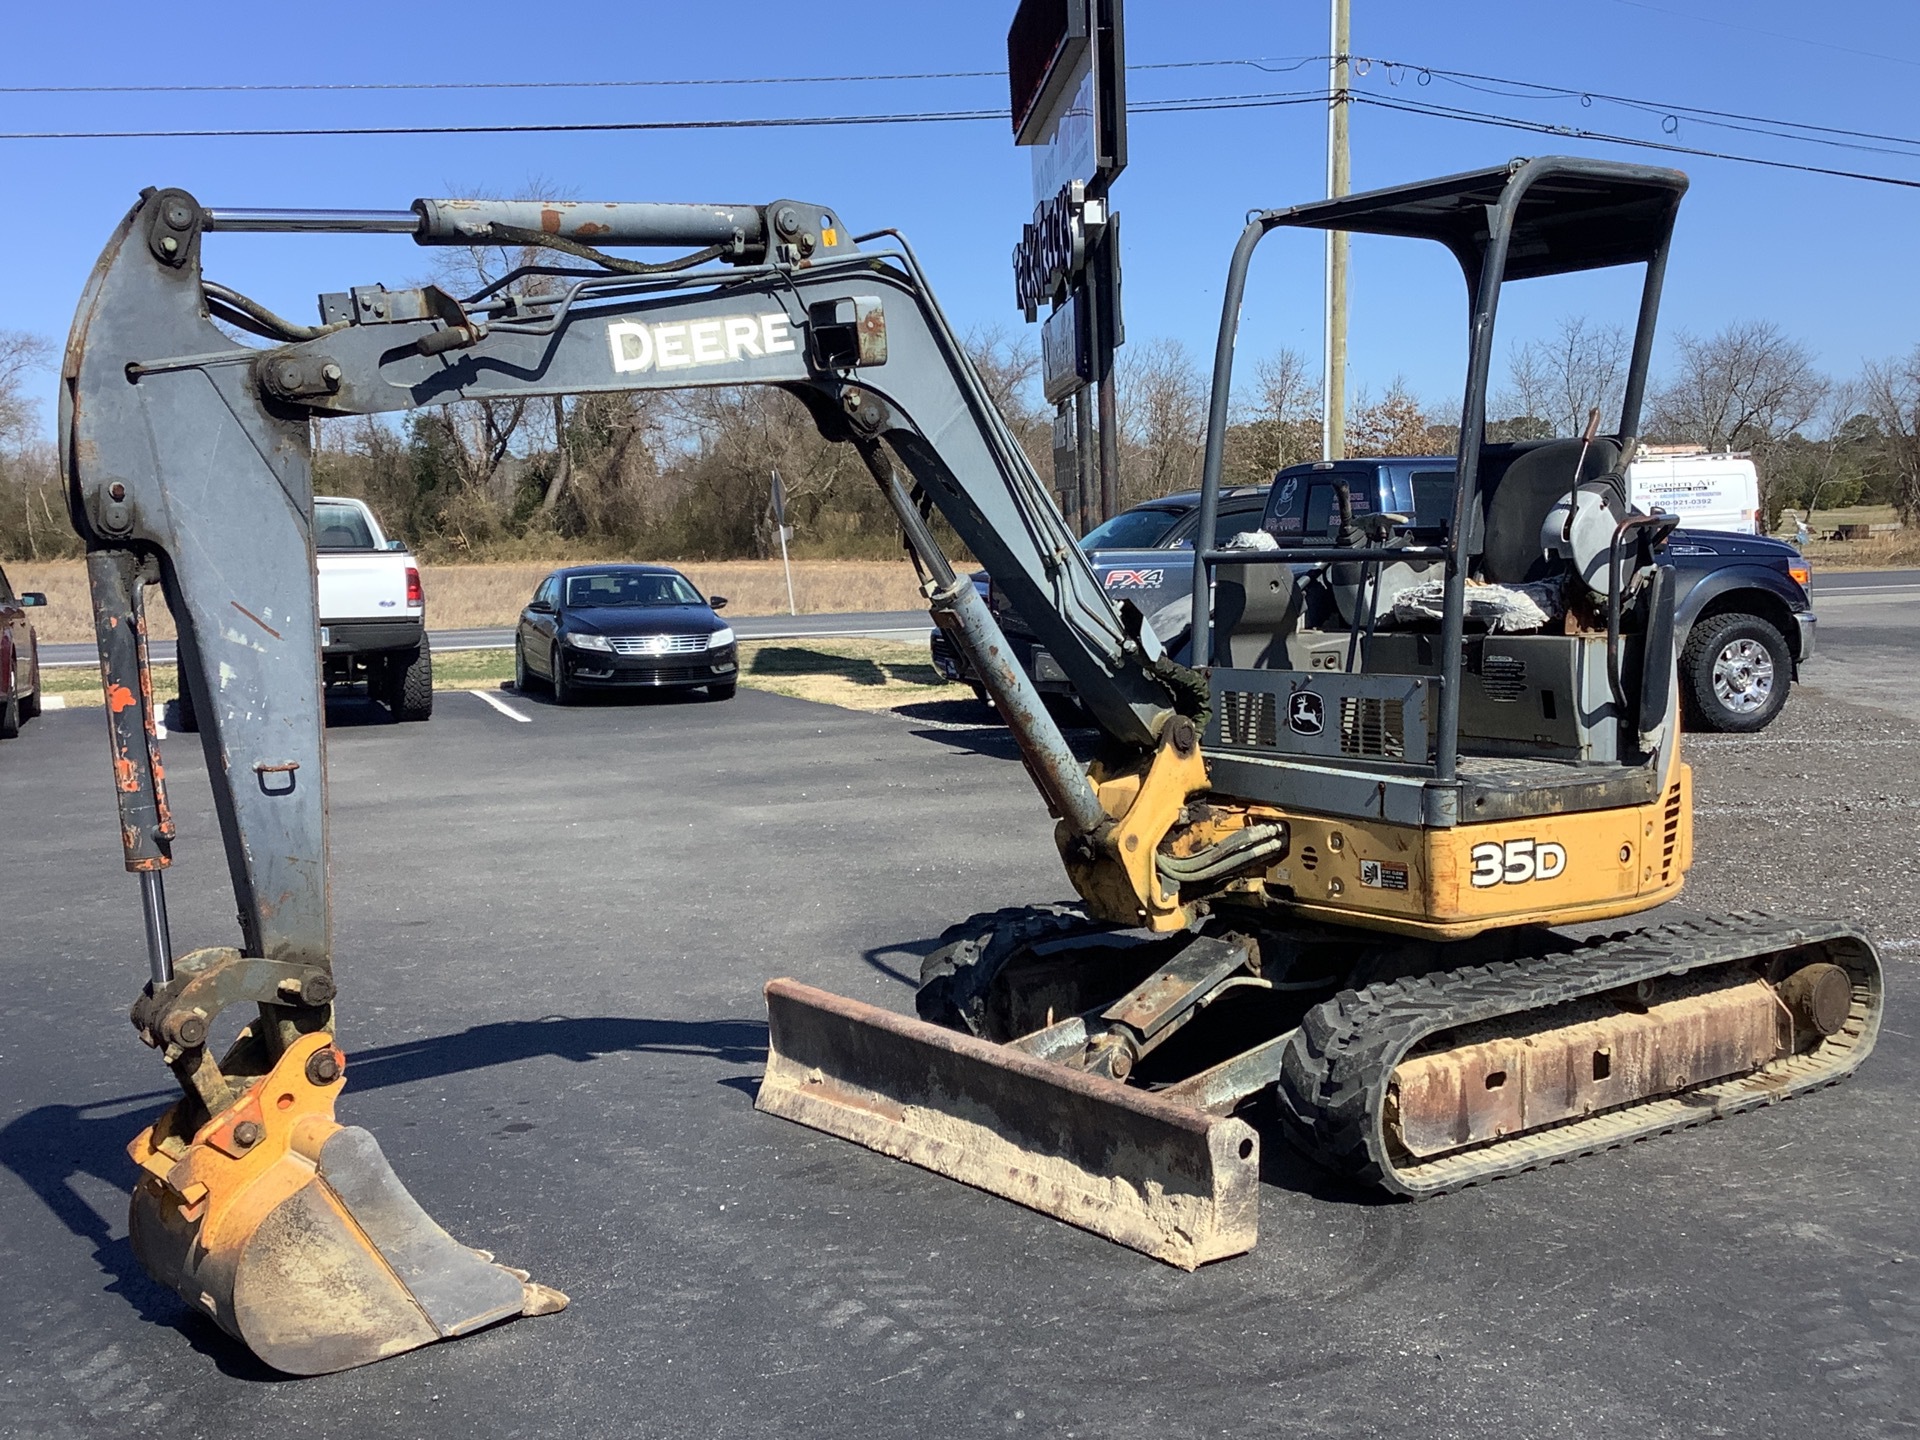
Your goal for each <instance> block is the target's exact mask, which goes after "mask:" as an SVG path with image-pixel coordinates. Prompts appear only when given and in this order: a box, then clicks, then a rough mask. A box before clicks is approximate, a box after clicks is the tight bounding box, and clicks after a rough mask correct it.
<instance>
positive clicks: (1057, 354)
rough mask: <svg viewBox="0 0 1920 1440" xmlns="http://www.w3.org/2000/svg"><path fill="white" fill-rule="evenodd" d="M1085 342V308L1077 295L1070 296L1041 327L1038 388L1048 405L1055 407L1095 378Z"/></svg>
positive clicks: (1090, 353)
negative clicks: (1044, 395) (1043, 394)
mask: <svg viewBox="0 0 1920 1440" xmlns="http://www.w3.org/2000/svg"><path fill="white" fill-rule="evenodd" d="M1087 341H1088V335H1087V307H1086V306H1085V305H1084V304H1082V303H1081V297H1080V295H1079V293H1078V292H1074V293H1070V294H1069V295H1068V296H1067V298H1066V301H1065V302H1064V303H1063V304H1062V305H1061V306H1060V308H1059V309H1057V310H1055V311H1054V312H1053V313H1052V314H1051V315H1049V316H1047V323H1046V324H1044V325H1042V326H1041V327H1040V388H1041V390H1042V391H1043V392H1044V393H1045V394H1046V397H1047V403H1048V404H1049V405H1058V404H1059V403H1060V402H1061V401H1062V400H1065V399H1066V398H1067V397H1068V396H1070V395H1072V394H1073V392H1074V391H1076V390H1078V389H1079V388H1080V387H1081V386H1082V385H1085V384H1086V383H1087V382H1088V381H1090V380H1092V379H1093V378H1094V377H1093V354H1092V350H1091V348H1090V347H1089V345H1088V343H1087Z"/></svg>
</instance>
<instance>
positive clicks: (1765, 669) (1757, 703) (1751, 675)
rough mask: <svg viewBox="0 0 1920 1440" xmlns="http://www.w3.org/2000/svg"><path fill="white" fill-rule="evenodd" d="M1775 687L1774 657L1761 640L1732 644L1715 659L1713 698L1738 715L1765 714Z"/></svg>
mask: <svg viewBox="0 0 1920 1440" xmlns="http://www.w3.org/2000/svg"><path fill="white" fill-rule="evenodd" d="M1773 684H1774V671H1773V654H1772V652H1771V651H1769V650H1768V649H1767V647H1766V646H1764V645H1762V644H1761V643H1760V642H1759V641H1758V640H1734V641H1731V642H1729V643H1728V644H1727V645H1725V646H1723V647H1722V648H1721V651H1720V653H1719V654H1718V655H1716V656H1714V659H1713V694H1714V698H1715V699H1716V700H1718V701H1719V702H1720V703H1721V705H1722V706H1724V707H1725V708H1726V709H1728V710H1730V711H1732V712H1733V713H1734V714H1736V715H1752V714H1754V713H1756V712H1758V711H1760V710H1764V709H1765V708H1766V706H1767V702H1768V701H1769V700H1771V699H1772V698H1773Z"/></svg>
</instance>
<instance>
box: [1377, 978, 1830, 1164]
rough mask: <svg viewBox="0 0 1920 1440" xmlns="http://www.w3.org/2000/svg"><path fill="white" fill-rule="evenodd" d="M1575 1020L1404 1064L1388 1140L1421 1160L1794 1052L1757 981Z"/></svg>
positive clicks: (1585, 1010) (1590, 1011)
mask: <svg viewBox="0 0 1920 1440" xmlns="http://www.w3.org/2000/svg"><path fill="white" fill-rule="evenodd" d="M1608 1011H1611V1013H1606V1012H1608ZM1578 1013H1579V1014H1580V1015H1581V1016H1582V1018H1580V1019H1578V1020H1575V1021H1574V1022H1573V1023H1568V1024H1561V1025H1558V1026H1555V1027H1552V1028H1542V1029H1537V1030H1534V1031H1531V1032H1529V1033H1518V1034H1508V1035H1496V1036H1494V1037H1492V1038H1489V1039H1485V1040H1478V1041H1474V1042H1472V1043H1466V1044H1458V1045H1455V1046H1453V1047H1452V1048H1450V1049H1446V1050H1438V1051H1433V1052H1431V1053H1428V1054H1424V1055H1416V1056H1413V1057H1411V1058H1409V1059H1407V1060H1403V1061H1402V1062H1401V1063H1400V1064H1399V1065H1398V1066H1397V1067H1396V1068H1395V1069H1394V1072H1393V1079H1392V1082H1391V1085H1390V1088H1389V1092H1388V1101H1387V1114H1386V1123H1387V1131H1388V1135H1389V1138H1390V1139H1391V1140H1393V1141H1394V1142H1396V1143H1397V1144H1398V1145H1399V1146H1400V1147H1401V1148H1402V1149H1404V1150H1405V1151H1406V1152H1407V1153H1408V1154H1410V1155H1413V1156H1415V1157H1417V1158H1420V1159H1426V1158H1429V1157H1432V1156H1435V1155H1441V1154H1445V1153H1446V1152H1448V1151H1452V1150H1458V1149H1461V1148H1463V1147H1466V1146H1469V1145H1477V1144H1481V1143H1483V1142H1485V1141H1489V1140H1499V1139H1505V1138H1509V1137H1512V1136H1515V1135H1518V1134H1520V1133H1522V1132H1523V1131H1527V1130H1532V1129H1537V1128H1538V1127H1540V1126H1543V1125H1553V1124H1558V1123H1560V1122H1561V1121H1565V1120H1573V1119H1578V1118H1580V1117H1582V1116H1585V1115H1591V1114H1595V1113H1597V1112H1599V1111H1603V1110H1608V1109H1611V1108H1613V1107H1614V1106H1617V1105H1625V1104H1629V1103H1632V1102H1635V1101H1641V1100H1645V1099H1648V1098H1650V1097H1653V1096H1658V1095H1665V1094H1672V1093H1674V1092H1676V1091H1681V1090H1685V1089H1687V1088H1688V1087H1690V1086H1695V1085H1702V1084H1706V1083H1708V1082H1710V1081H1714V1080H1720V1079H1724V1078H1726V1077H1727V1076H1730V1075H1742V1074H1747V1073H1749V1072H1751V1071H1754V1070H1757V1069H1759V1068H1760V1067H1761V1066H1763V1065H1766V1064H1768V1063H1769V1062H1771V1061H1773V1060H1775V1059H1777V1058H1778V1057H1780V1056H1781V1055H1783V1054H1786V1053H1788V1052H1790V1050H1791V1049H1792V1044H1793V1038H1792V1029H1791V1020H1790V1017H1789V1016H1788V1015H1787V1014H1786V1012H1785V1011H1784V1009H1783V1007H1782V1005H1781V1002H1780V1000H1779V997H1778V996H1777V995H1776V994H1775V992H1774V990H1773V988H1772V987H1771V986H1769V985H1768V984H1767V983H1766V982H1765V981H1763V980H1758V979H1754V980H1748V981H1744V982H1741V983H1738V984H1733V985H1726V986H1722V987H1719V988H1717V989H1709V990H1705V991H1703V992H1700V993H1694V994H1688V995H1684V996H1681V997H1679V998H1675V999H1669V1000H1662V1001H1656V1002H1655V1003H1653V1004H1650V1005H1648V1006H1647V1008H1646V1009H1645V1011H1644V1012H1639V1013H1636V1012H1633V1011H1628V1010H1620V1009H1617V1008H1615V1007H1612V1006H1611V1005H1608V1004H1607V1003H1606V1002H1603V1001H1601V1002H1593V1003H1592V1004H1589V1005H1587V1006H1584V1007H1582V1008H1581V1009H1580V1011H1579V1012H1578ZM1466 1033H1467V1034H1469V1035H1470V1034H1471V1032H1466Z"/></svg>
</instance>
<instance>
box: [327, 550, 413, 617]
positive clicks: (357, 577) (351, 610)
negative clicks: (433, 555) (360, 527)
mask: <svg viewBox="0 0 1920 1440" xmlns="http://www.w3.org/2000/svg"><path fill="white" fill-rule="evenodd" d="M409 563H411V557H409V556H407V555H404V554H401V553H398V552H394V553H374V554H361V553H354V552H349V553H345V554H342V553H339V552H334V553H327V554H322V555H321V556H320V557H319V561H318V571H319V586H320V591H319V602H320V621H321V623H322V624H327V623H329V622H331V621H334V620H399V619H403V618H405V617H406V616H407V615H409V614H414V615H417V614H419V611H418V610H417V609H415V610H412V611H410V610H409V609H408V608H407V566H408V564H409Z"/></svg>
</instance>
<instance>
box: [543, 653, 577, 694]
mask: <svg viewBox="0 0 1920 1440" xmlns="http://www.w3.org/2000/svg"><path fill="white" fill-rule="evenodd" d="M547 668H548V669H550V670H551V671H552V672H553V680H552V682H551V684H552V689H553V703H554V704H556V705H571V704H573V702H574V698H575V695H574V689H573V682H572V681H571V680H569V679H567V662H566V657H565V656H564V655H562V654H561V653H560V647H559V646H558V645H556V646H554V647H553V649H552V650H550V651H548V652H547Z"/></svg>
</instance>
